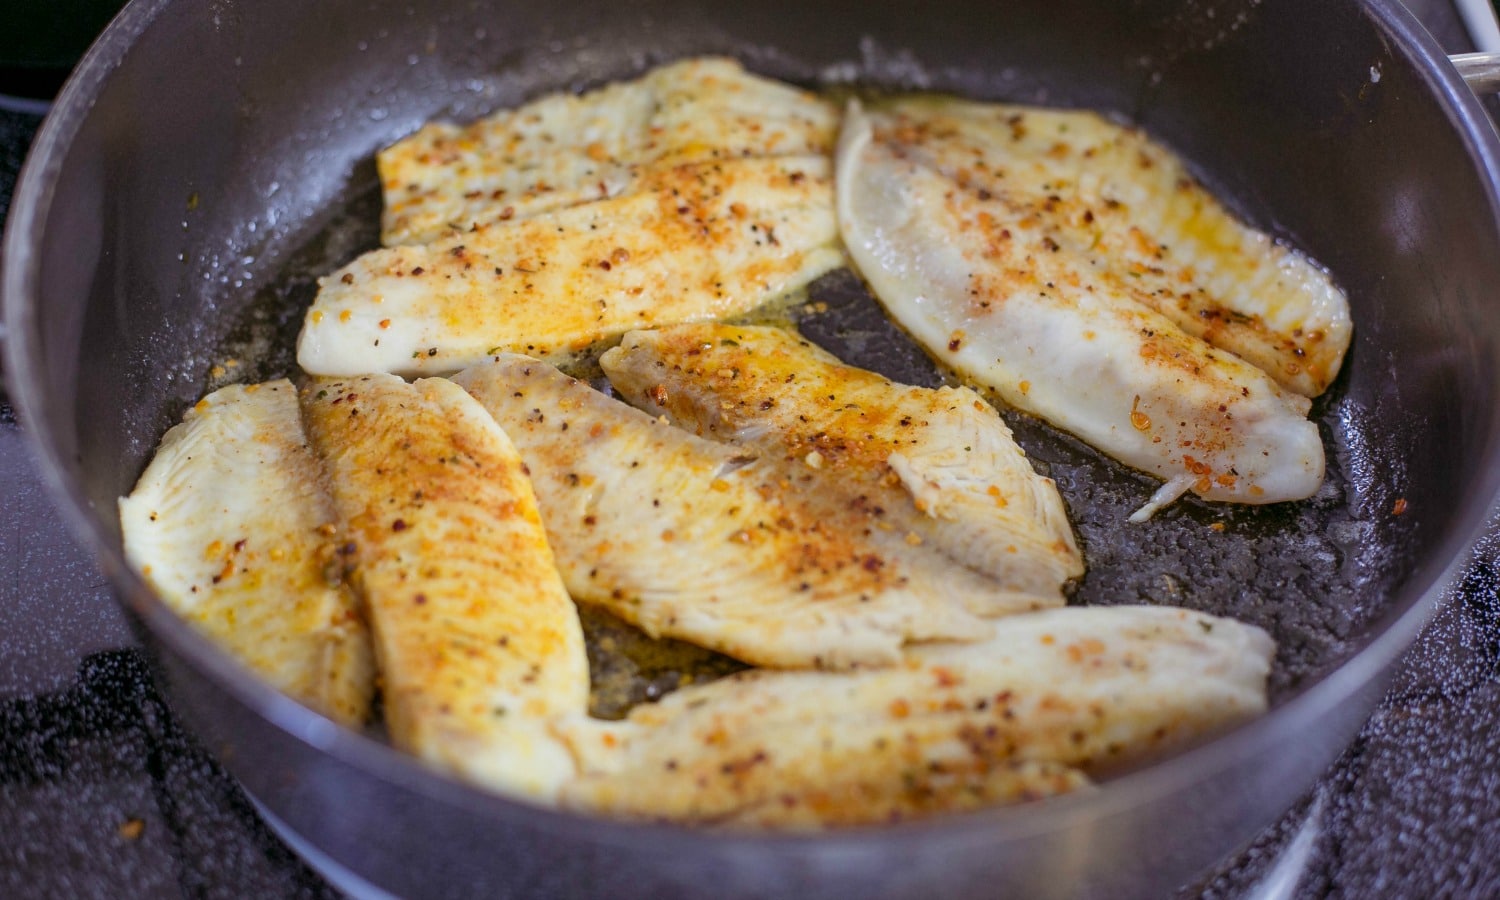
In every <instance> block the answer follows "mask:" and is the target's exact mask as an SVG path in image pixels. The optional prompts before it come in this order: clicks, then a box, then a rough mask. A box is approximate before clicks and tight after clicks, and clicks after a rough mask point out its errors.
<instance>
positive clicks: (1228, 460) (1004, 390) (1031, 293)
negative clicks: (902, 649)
mask: <svg viewBox="0 0 1500 900" xmlns="http://www.w3.org/2000/svg"><path fill="white" fill-rule="evenodd" d="M928 108H929V107H928V106H927V105H924V104H913V105H898V106H897V107H895V109H894V111H892V112H883V113H878V114H871V113H865V112H863V111H861V110H860V109H859V108H858V107H857V106H855V107H853V108H852V109H851V112H850V115H849V116H848V117H847V119H846V125H845V129H844V132H843V135H842V137H841V139H840V148H839V158H838V203H839V220H840V228H841V229H842V231H843V235H844V240H845V244H846V246H847V247H848V249H849V252H850V254H851V255H852V256H853V258H854V260H855V262H856V264H857V265H858V267H859V270H860V273H861V274H862V275H863V276H864V277H865V279H866V280H867V281H868V282H869V283H870V286H871V287H872V288H873V289H874V291H875V294H876V296H877V297H879V298H880V300H881V302H882V303H883V304H884V305H885V307H886V309H887V310H888V311H889V312H890V313H891V315H892V316H894V317H895V318H896V319H897V320H898V321H899V322H900V323H901V324H902V325H904V326H905V327H906V328H907V330H909V331H910V332H911V333H912V334H913V335H915V336H916V337H917V339H918V340H920V341H921V342H922V343H923V344H924V345H925V346H926V347H927V349H928V351H929V352H930V353H932V354H933V355H934V356H936V357H937V358H938V359H940V360H941V361H942V362H944V363H946V364H948V365H950V366H952V367H953V368H955V369H957V370H958V371H960V372H962V373H964V374H965V375H968V376H969V377H972V378H974V379H975V380H977V381H980V382H982V383H984V384H986V385H988V386H990V387H992V388H994V389H995V390H996V391H997V392H998V393H999V394H1000V396H1001V397H1002V398H1004V400H1005V401H1006V402H1007V403H1010V404H1013V405H1014V406H1016V407H1017V408H1019V409H1022V410H1025V411H1027V412H1030V413H1033V414H1035V415H1038V416H1041V417H1042V418H1045V419H1047V420H1048V421H1050V422H1052V423H1053V424H1055V425H1058V426H1059V427H1061V428H1064V429H1066V430H1068V431H1071V432H1073V433H1074V434H1076V435H1078V436H1079V437H1081V438H1083V439H1084V440H1086V441H1088V442H1089V443H1091V444H1093V445H1094V446H1096V447H1099V448H1100V449H1102V450H1104V451H1105V452H1106V453H1108V454H1110V455H1111V456H1113V457H1115V458H1116V459H1118V460H1120V461H1121V462H1123V463H1125V464H1127V465H1129V466H1132V467H1134V468H1137V469H1140V470H1142V471H1145V472H1150V473H1152V474H1154V475H1156V476H1158V477H1160V478H1163V479H1166V481H1167V484H1166V486H1164V487H1163V488H1162V489H1161V490H1160V491H1158V492H1157V495H1156V496H1155V497H1153V498H1152V502H1151V503H1150V504H1148V505H1147V507H1146V509H1144V510H1142V512H1141V513H1139V514H1138V515H1149V513H1150V511H1152V510H1154V509H1155V508H1156V507H1157V506H1159V505H1161V504H1163V503H1166V502H1170V501H1171V500H1173V499H1175V498H1176V497H1177V496H1179V495H1180V494H1182V493H1183V492H1185V491H1187V490H1192V491H1193V492H1195V493H1197V494H1199V495H1200V496H1202V497H1204V498H1206V499H1209V500H1221V501H1231V502H1237V503H1273V502H1276V501H1280V500H1296V499H1301V498H1304V497H1308V496H1311V495H1312V494H1313V492H1315V491H1316V490H1317V488H1318V486H1319V485H1320V484H1321V483H1322V480H1323V466H1324V461H1323V445H1322V442H1321V441H1320V439H1319V437H1318V430H1317V427H1316V426H1315V425H1313V423H1311V422H1309V421H1308V420H1307V418H1306V415H1307V410H1308V408H1309V402H1308V400H1307V399H1306V398H1305V397H1303V396H1301V395H1299V394H1296V393H1292V392H1290V391H1287V390H1285V389H1284V388H1282V387H1281V386H1280V385H1278V384H1277V383H1276V382H1275V381H1273V380H1272V379H1271V378H1270V377H1268V376H1267V375H1266V374H1265V373H1264V372H1262V371H1261V370H1259V369H1257V368H1255V367H1254V366H1251V365H1250V364H1248V363H1246V362H1244V361H1243V360H1241V359H1240V358H1239V357H1237V356H1235V355H1233V354H1231V353H1229V352H1226V351H1223V350H1217V349H1214V348H1213V347H1211V346H1209V345H1208V344H1207V343H1204V342H1203V341H1202V340H1199V339H1198V338H1197V337H1194V336H1193V335H1191V334H1189V333H1187V332H1184V331H1183V330H1182V328H1181V327H1179V326H1178V325H1177V324H1175V323H1174V322H1173V321H1172V320H1171V319H1169V318H1167V316H1165V315H1164V314H1163V313H1162V312H1160V311H1159V310H1157V309H1155V308H1153V307H1152V306H1151V305H1150V304H1148V303H1145V302H1143V301H1142V300H1141V298H1140V297H1139V295H1138V292H1135V291H1133V290H1130V289H1129V288H1128V286H1127V285H1126V282H1128V281H1130V280H1131V279H1130V278H1129V277H1128V273H1127V274H1126V276H1124V277H1122V276H1121V275H1120V273H1119V272H1117V271H1115V270H1114V269H1112V268H1110V267H1109V266H1106V265H1103V264H1097V265H1096V261H1095V260H1093V259H1092V258H1091V257H1090V256H1089V253H1088V248H1087V247H1084V246H1078V245H1077V243H1076V242H1073V240H1072V238H1071V237H1069V234H1068V233H1065V232H1064V231H1063V230H1061V228H1060V226H1056V225H1054V221H1055V217H1051V216H1046V217H1044V216H1043V215H1041V214H1039V213H1038V211H1037V209H1036V208H1035V205H1034V204H1031V203H1029V202H1027V201H1026V200H1025V198H1024V197H1023V196H1021V197H1017V196H1012V195H1011V194H1010V193H1008V192H1006V191H1004V190H992V189H990V188H985V187H983V186H980V185H978V184H976V183H974V182H973V179H972V176H970V177H966V176H965V175H964V172H967V171H969V170H961V171H960V172H957V173H949V172H947V171H944V170H943V169H942V168H941V167H940V166H938V165H935V164H929V163H928V162H926V161H924V158H923V151H922V150H921V147H923V146H926V145H927V144H928V143H935V144H938V145H939V146H943V142H945V141H948V140H950V139H952V140H955V141H956V140H958V138H956V137H953V136H952V135H951V134H950V133H949V131H947V130H945V129H944V128H939V127H938V126H937V125H935V124H934V125H931V127H925V126H924V125H923V123H924V122H925V120H924V119H922V118H921V117H922V116H923V115H925V111H926V110H927V109H928ZM933 108H935V109H938V110H939V111H941V110H943V109H946V108H947V104H943V105H938V106H935V107H933ZM934 115H936V114H934ZM1024 121H1025V120H1024V119H1023V120H1022V124H1023V125H1024ZM945 127H946V126H945ZM980 161H983V160H982V159H981V160H980ZM997 165H998V163H997ZM977 166H978V163H977V162H976V163H975V169H977ZM1045 205H1046V204H1045V203H1044V204H1043V207H1045ZM1085 218H1086V217H1085ZM1205 259H1206V257H1205ZM1205 271H1207V269H1206V268H1205Z"/></svg>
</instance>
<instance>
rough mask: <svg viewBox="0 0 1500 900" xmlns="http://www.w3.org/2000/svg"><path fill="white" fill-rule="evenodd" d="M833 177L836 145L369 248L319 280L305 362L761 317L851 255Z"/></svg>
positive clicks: (702, 167) (686, 170)
mask: <svg viewBox="0 0 1500 900" xmlns="http://www.w3.org/2000/svg"><path fill="white" fill-rule="evenodd" d="M830 175H831V173H830V165H829V162H828V160H827V158H825V157H822V156H796V157H784V158H779V159H738V160H727V161H724V162H711V163H702V164H696V165H685V166H671V167H666V168H662V169H658V170H655V171H654V172H653V174H652V175H651V176H650V178H649V179H647V180H646V184H645V185H644V186H643V188H642V190H641V191H639V192H637V193H632V194H630V195H627V196H621V197H616V198H612V199H608V200H600V201H597V202H594V203H585V204H582V205H579V206H573V207H569V208H568V209H564V210H559V211H557V212H553V213H548V214H545V215H541V216H537V217H536V218H532V219H527V220H525V221H522V222H499V223H495V224H493V225H489V226H483V227H480V228H479V229H478V230H476V231H473V232H469V233H465V234H461V235H457V236H455V237H448V238H444V239H442V240H439V241H435V242H433V243H431V244H426V245H423V246H418V247H395V248H391V249H385V250H376V251H373V252H370V253H366V254H365V255H363V256H361V257H359V258H358V259H356V260H354V261H353V262H352V263H350V264H349V265H347V266H345V267H344V268H342V269H340V270H338V271H337V272H334V273H333V274H331V275H328V276H326V277H325V278H322V279H321V280H320V281H319V286H320V287H319V291H318V295H317V297H316V299H315V300H314V301H313V304H312V307H311V308H310V309H309V310H308V313H307V317H306V320H305V321H304V323H303V326H302V333H301V334H300V335H299V336H298V339H297V361H298V363H299V364H301V366H302V368H303V369H305V370H306V371H308V372H310V373H313V374H317V375H354V374H362V373H365V372H395V373H397V374H403V375H417V374H435V373H445V372H454V371H457V370H459V369H462V368H465V367H467V366H470V365H473V364H474V363H477V362H479V361H480V360H482V359H484V358H485V357H486V356H488V355H491V354H493V353H496V352H501V351H514V352H524V353H526V354H528V355H530V356H537V357H549V356H550V357H554V358H555V357H559V356H565V355H566V354H568V353H570V352H573V351H577V350H580V349H582V348H584V347H587V346H588V345H590V344H592V343H594V342H595V341H599V340H601V339H604V338H608V337H611V336H613V335H618V334H621V333H623V332H625V331H629V330H630V329H632V328H641V327H649V326H651V325H662V324H672V323H676V322H684V321H693V320H698V319H713V318H721V317H725V316H733V315H737V314H740V313H744V312H748V311H749V310H751V309H754V308H755V307H757V306H759V305H761V304H762V303H765V302H767V301H769V300H771V299H774V298H776V297H778V296H780V295H782V294H785V293H787V292H789V291H793V290H796V289H797V288H800V287H802V286H803V285H805V284H807V283H808V282H810V281H812V280H813V279H814V278H816V277H817V276H819V275H821V274H823V273H824V272H827V271H828V270H830V269H832V268H834V267H836V266H837V265H839V264H840V263H841V262H842V259H843V254H842V252H841V250H840V249H839V247H838V228H837V225H836V223H835V221H834V217H833V188H832V183H831V178H830Z"/></svg>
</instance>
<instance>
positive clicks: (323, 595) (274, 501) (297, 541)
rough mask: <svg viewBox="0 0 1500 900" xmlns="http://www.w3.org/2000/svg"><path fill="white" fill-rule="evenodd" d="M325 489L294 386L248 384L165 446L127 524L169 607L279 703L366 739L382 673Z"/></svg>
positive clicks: (206, 409) (140, 563) (227, 393)
mask: <svg viewBox="0 0 1500 900" xmlns="http://www.w3.org/2000/svg"><path fill="white" fill-rule="evenodd" d="M321 477H322V472H321V470H320V468H319V465H318V461H317V458H316V457H314V456H313V454H312V451H311V450H309V449H308V447H307V441H306V439H305V438H304V436H303V433H302V423H301V421H300V419H299V416H298V412H297V394H296V389H295V388H293V387H292V384H291V382H289V381H286V380H281V381H272V382H269V383H267V384H255V385H248V386H245V385H234V386H231V387H226V388H222V389H220V390H217V391H214V392H213V393H212V394H209V395H208V396H207V397H204V398H203V399H202V400H200V401H199V402H198V404H197V405H196V406H194V407H193V408H192V409H190V410H188V412H187V415H185V416H184V417H183V421H182V424H180V425H178V426H176V427H175V428H173V429H172V430H170V431H168V432H167V434H166V436H165V437H163V438H162V441H161V446H160V447H158V448H157V451H156V456H155V457H154V458H153V459H152V460H151V464H150V465H149V466H147V467H146V471H145V474H143V475H142V476H141V480H140V482H139V483H137V484H136V486H135V490H134V491H133V492H132V493H131V495H130V496H129V497H124V498H121V500H120V525H121V528H122V530H123V532H124V537H125V556H126V558H127V559H129V560H130V563H131V565H133V566H135V568H136V569H137V570H138V571H139V572H140V573H141V575H142V576H143V577H144V578H145V579H146V582H147V583H148V584H150V585H151V587H152V588H154V589H155V590H156V593H157V595H158V596H160V597H161V599H162V601H163V602H165V603H166V604H167V605H168V606H170V607H171V608H172V609H173V610H174V611H176V612H177V613H178V614H179V615H181V616H182V617H183V618H185V619H187V620H188V621H189V622H191V623H192V624H193V625H195V626H196V627H198V628H199V629H201V630H202V631H203V632H204V633H206V634H207V635H208V636H209V637H210V638H212V639H213V640H214V641H215V642H216V643H218V644H219V645H221V646H222V647H224V648H225V649H226V650H227V651H229V653H230V654H231V655H233V656H234V657H235V658H237V659H239V660H240V661H241V662H243V663H244V664H245V665H247V666H249V667H250V668H251V669H253V670H254V671H255V672H256V673H258V674H259V675H261V676H262V677H263V678H265V679H266V680H267V681H268V682H270V683H271V685H272V686H274V687H276V688H277V689H278V690H281V691H283V692H285V693H287V694H289V695H291V696H292V697H294V698H296V699H297V700H299V701H301V702H303V703H306V704H307V705H309V706H311V707H313V708H315V709H318V710H319V711H321V712H323V713H325V714H327V715H328V716H330V717H332V718H334V719H337V720H338V721H340V722H343V723H345V724H348V725H355V726H357V725H360V724H361V723H363V722H364V721H365V719H366V718H368V716H369V712H370V698H371V696H372V694H373V693H374V690H375V662H374V659H373V657H372V656H371V652H370V636H369V633H368V631H367V630H366V628H365V624H364V622H363V620H362V619H361V618H360V616H359V614H358V611H357V609H356V603H355V598H354V595H353V593H352V592H351V591H350V589H349V588H348V587H347V586H346V585H345V584H344V582H343V580H342V569H341V567H340V566H339V565H338V563H337V561H336V557H335V553H334V550H335V548H336V547H337V544H336V543H335V541H336V535H335V529H334V522H335V519H336V517H335V515H334V510H333V501H332V499H331V498H330V497H329V496H328V493H327V490H326V489H325V488H324V487H323V484H322V480H321Z"/></svg>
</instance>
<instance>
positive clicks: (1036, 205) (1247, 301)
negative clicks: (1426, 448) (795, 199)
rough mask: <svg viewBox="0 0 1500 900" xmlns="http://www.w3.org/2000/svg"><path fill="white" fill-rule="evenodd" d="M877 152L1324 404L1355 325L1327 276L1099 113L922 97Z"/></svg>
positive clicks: (886, 121)
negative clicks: (905, 159) (1043, 238)
mask: <svg viewBox="0 0 1500 900" xmlns="http://www.w3.org/2000/svg"><path fill="white" fill-rule="evenodd" d="M876 130H877V132H879V135H878V136H877V140H882V141H887V142H889V143H890V144H891V145H892V146H893V147H895V148H897V149H898V150H899V151H900V152H901V153H904V154H907V155H908V156H909V157H910V158H912V159H914V160H916V161H919V162H921V163H922V164H923V165H926V166H930V167H932V168H935V169H937V170H938V171H940V172H942V173H943V174H944V175H946V176H948V177H949V178H952V179H954V180H955V181H956V182H957V183H958V184H957V186H958V188H959V189H960V190H963V191H967V192H971V193H975V194H977V193H978V192H979V191H985V192H987V193H989V194H990V195H992V196H993V197H994V198H996V200H995V203H994V204H993V205H990V206H987V207H985V209H987V210H988V211H990V212H991V213H992V214H993V215H995V216H996V217H997V218H1002V212H1001V210H1004V211H1005V213H1004V217H1005V218H1004V220H1003V221H1002V222H1001V224H1002V226H1005V227H1009V228H1010V229H1011V230H1012V231H1015V230H1017V228H1016V225H1017V223H1020V222H1023V221H1025V220H1028V219H1029V220H1031V224H1029V225H1023V226H1021V227H1023V228H1032V229H1038V230H1040V231H1044V232H1045V233H1046V234H1047V236H1049V237H1050V238H1051V239H1052V240H1053V241H1054V242H1055V243H1056V244H1058V245H1059V251H1058V252H1060V253H1064V254H1068V255H1069V256H1070V257H1071V258H1072V259H1073V260H1074V262H1075V265H1078V266H1079V269H1078V271H1079V274H1080V275H1086V274H1088V273H1090V272H1108V273H1110V274H1112V275H1113V276H1115V279H1116V289H1117V290H1118V291H1119V292H1121V293H1122V294H1124V295H1125V296H1128V297H1129V298H1130V299H1132V300H1134V301H1136V302H1137V303H1139V304H1141V305H1142V306H1145V307H1147V308H1149V309H1153V310H1156V311H1157V312H1160V313H1162V314H1163V315H1165V316H1166V317H1167V318H1169V319H1171V320H1172V322H1173V323H1174V324H1176V325H1177V326H1178V327H1179V328H1181V329H1183V330H1184V331H1185V332H1187V333H1188V334H1191V335H1193V336H1194V337H1198V338H1201V339H1203V340H1206V341H1207V342H1208V343H1209V344H1211V345H1213V346H1214V347H1217V348H1219V349H1221V350H1228V351H1230V352H1231V353H1234V354H1235V355H1237V356H1239V357H1240V358H1241V359H1244V360H1245V361H1246V362H1249V363H1250V364H1251V365H1253V366H1256V367H1257V368H1259V369H1261V370H1262V371H1264V372H1265V373H1266V374H1267V375H1269V376H1270V377H1271V378H1272V379H1274V380H1275V381H1276V382H1277V383H1279V384H1280V385H1281V386H1282V387H1283V388H1285V389H1287V390H1290V391H1295V392H1297V393H1299V394H1303V395H1305V396H1308V397H1315V396H1317V395H1318V394H1321V393H1322V392H1323V391H1324V390H1325V389H1327V387H1328V385H1329V384H1330V383H1331V382H1332V381H1333V379H1334V377H1335V376H1336V375H1337V374H1338V371H1339V367H1340V366H1341V365H1342V363H1343V358H1344V354H1345V352H1346V351H1347V350H1348V348H1349V340H1350V336H1351V333H1352V331H1353V324H1352V322H1351V320H1350V316H1349V301H1348V298H1347V297H1345V296H1344V293H1343V292H1342V291H1341V290H1339V288H1337V287H1336V286H1335V285H1334V284H1333V282H1332V280H1331V279H1330V278H1329V276H1328V273H1327V272H1326V271H1324V270H1323V269H1321V268H1320V267H1318V266H1317V265H1316V264H1315V263H1314V262H1313V261H1311V260H1309V259H1308V258H1307V257H1306V256H1304V255H1302V254H1301V253H1298V252H1297V251H1295V250H1293V249H1291V248H1289V247H1285V246H1282V245H1279V244H1277V243H1276V242H1275V241H1273V240H1272V239H1271V237H1270V236H1269V235H1267V234H1265V233H1264V232H1261V231H1258V230H1256V229H1254V228H1251V227H1249V226H1248V225H1246V224H1245V223H1243V222H1241V221H1240V220H1239V219H1237V218H1236V217H1235V216H1233V215H1232V214H1231V213H1230V212H1229V211H1228V210H1226V209H1225V208H1224V206H1223V204H1221V203H1220V202H1219V201H1218V200H1217V199H1216V198H1215V197H1214V196H1213V195H1212V194H1211V193H1209V192H1208V191H1207V190H1205V189H1204V187H1203V186H1202V185H1201V184H1199V183H1198V181H1197V180H1196V179H1194V178H1193V177H1192V175H1191V174H1189V172H1188V171H1187V169H1186V168H1185V167H1184V166H1183V164H1182V162H1181V161H1180V160H1179V159H1178V158H1177V157H1176V156H1175V155H1174V154H1173V153H1172V152H1170V151H1169V150H1167V149H1166V148H1165V147H1163V146H1161V145H1160V144H1157V143H1156V142H1154V141H1152V140H1151V139H1150V138H1149V137H1147V136H1146V135H1145V134H1144V133H1143V132H1141V131H1140V130H1139V129H1134V128H1126V127H1123V126H1120V125H1117V124H1115V123H1113V122H1110V121H1108V120H1106V119H1105V118H1103V117H1102V116H1100V115H1098V114H1097V113H1093V112H1079V111H1063V110H1049V109H1037V108H1035V107H1024V106H1008V105H1003V104H990V103H974V102H970V101H965V100H956V99H951V98H943V99H938V98H916V99H909V100H902V101H898V102H896V103H893V104H891V105H889V106H886V107H882V109H881V112H880V114H879V115H878V117H877V121H876Z"/></svg>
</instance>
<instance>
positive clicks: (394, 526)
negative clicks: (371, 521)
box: [391, 519, 406, 531]
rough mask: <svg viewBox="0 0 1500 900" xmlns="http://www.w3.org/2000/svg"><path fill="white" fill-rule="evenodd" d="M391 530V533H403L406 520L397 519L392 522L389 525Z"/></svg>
mask: <svg viewBox="0 0 1500 900" xmlns="http://www.w3.org/2000/svg"><path fill="white" fill-rule="evenodd" d="M391 530H392V531H405V530H406V520H405V519H397V520H396V521H394V522H392V523H391Z"/></svg>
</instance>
